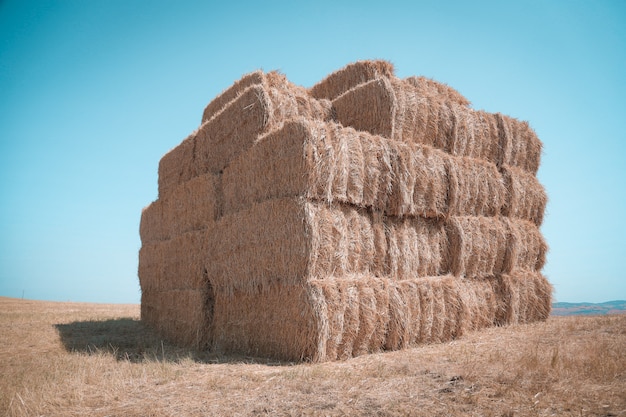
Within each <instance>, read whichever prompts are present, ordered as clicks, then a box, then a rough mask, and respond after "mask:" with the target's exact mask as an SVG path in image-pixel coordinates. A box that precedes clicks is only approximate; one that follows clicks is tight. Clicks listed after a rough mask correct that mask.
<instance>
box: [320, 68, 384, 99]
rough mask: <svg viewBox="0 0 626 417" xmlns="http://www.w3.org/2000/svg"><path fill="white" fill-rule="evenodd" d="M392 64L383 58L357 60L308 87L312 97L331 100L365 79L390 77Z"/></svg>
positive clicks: (365, 80)
mask: <svg viewBox="0 0 626 417" xmlns="http://www.w3.org/2000/svg"><path fill="white" fill-rule="evenodd" d="M393 73H394V68H393V64H391V63H390V62H387V61H383V60H373V61H357V62H353V63H351V64H348V65H346V66H345V67H343V68H342V69H340V70H338V71H335V72H333V73H331V74H330V75H328V76H327V77H326V78H324V79H323V80H322V81H320V82H319V83H317V84H315V85H314V86H313V87H311V88H310V89H309V93H310V94H311V96H312V97H315V98H317V99H328V100H333V99H334V98H336V97H338V96H340V95H341V94H342V93H344V92H345V91H348V90H349V89H351V88H353V87H355V86H357V85H359V84H361V83H365V82H367V81H370V80H373V79H376V78H380V77H383V76H384V77H391V76H392V75H393Z"/></svg>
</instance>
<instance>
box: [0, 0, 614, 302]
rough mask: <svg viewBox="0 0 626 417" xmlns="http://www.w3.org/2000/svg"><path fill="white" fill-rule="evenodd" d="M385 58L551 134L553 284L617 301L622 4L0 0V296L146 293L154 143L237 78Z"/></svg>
mask: <svg viewBox="0 0 626 417" xmlns="http://www.w3.org/2000/svg"><path fill="white" fill-rule="evenodd" d="M361 59H386V60H389V61H391V62H392V63H393V64H394V65H395V68H396V73H397V75H398V76H400V77H406V76H410V75H424V76H427V77H430V78H433V79H435V80H437V81H441V82H444V83H446V84H448V85H450V86H451V87H453V88H455V89H457V90H458V91H459V92H460V93H461V94H463V95H464V96H465V97H467V98H468V99H469V100H470V101H471V102H472V107H473V108H475V109H484V110H487V111H490V112H501V113H504V114H507V115H510V116H512V117H515V118H518V119H521V120H527V121H528V122H529V123H530V125H531V126H532V127H533V128H534V129H535V131H536V132H537V134H538V136H539V138H540V139H541V140H542V141H543V143H544V152H543V156H542V163H541V167H540V170H539V173H538V177H539V180H540V181H541V183H542V184H543V185H544V186H545V187H546V190H547V193H548V197H549V203H548V207H547V210H546V215H545V220H544V223H543V226H542V233H543V234H544V236H545V238H546V240H547V242H548V244H549V246H550V251H549V253H548V256H547V264H546V266H545V268H544V270H543V273H544V274H545V275H546V276H547V277H548V279H549V280H550V282H551V283H552V284H553V285H554V287H555V293H554V295H555V297H554V301H562V302H594V303H599V302H605V301H613V300H625V299H626V275H625V273H624V269H623V268H622V266H621V260H622V258H623V257H624V255H626V239H624V236H626V219H625V217H626V216H625V214H626V186H625V184H624V178H626V133H625V132H626V129H624V126H623V125H624V115H625V114H626V104H625V101H624V99H623V97H625V96H626V80H625V78H624V74H626V4H622V3H621V2H617V1H597V2H582V1H575V2H569V1H567V2H566V1H552V2H543V1H538V0H537V1H528V2H522V3H520V2H517V3H509V4H503V3H500V2H495V1H484V2H480V3H466V2H461V1H445V2H439V1H418V2H408V1H390V2H387V3H385V4H384V5H382V4H381V3H378V2H371V1H361V2H353V1H347V2H340V3H337V2H333V3H331V2H329V1H320V2H315V3H311V4H304V5H302V4H296V3H293V2H286V1H272V2H268V3H265V4H263V5H262V6H260V5H258V4H255V3H252V2H250V3H246V2H244V4H237V5H235V4H234V3H232V4H231V3H228V4H226V3H215V2H193V1H192V2H184V3H183V2H181V3H173V2H167V1H151V2H148V1H141V0H140V1H133V2H125V1H121V0H110V1H106V2H84V1H79V0H68V1H64V2H55V1H37V2H35V1H32V0H24V1H18V0H5V1H3V2H0V91H2V93H1V94H0V234H1V237H0V296H7V297H14V298H21V297H22V295H23V296H24V298H27V299H37V300H54V301H68V300H70V301H85V302H105V303H138V302H139V299H140V288H139V280H138V278H137V261H138V251H139V248H140V246H141V242H140V239H139V219H140V216H141V210H142V208H143V207H145V206H147V205H148V204H149V203H150V202H152V201H153V200H155V199H156V198H157V168H158V163H159V160H160V158H161V157H162V156H163V154H165V153H166V152H167V151H168V150H169V149H171V148H172V147H174V146H176V145H177V144H179V143H180V142H181V141H182V140H183V139H184V138H185V137H186V136H187V135H188V134H189V133H191V132H192V131H193V130H195V129H196V128H197V127H198V126H199V123H200V119H201V116H202V111H203V110H204V107H205V106H206V105H207V104H208V103H209V102H210V101H211V100H212V99H213V98H214V97H215V96H216V95H218V94H219V93H220V92H221V91H222V90H224V89H225V88H227V87H229V86H230V85H232V83H233V82H235V81H236V80H238V79H239V78H241V76H242V75H244V74H246V73H248V72H251V71H254V70H256V69H264V70H267V71H269V70H279V71H281V72H282V73H284V74H285V75H286V76H287V78H288V79H289V80H290V81H292V82H294V83H296V84H299V85H303V86H305V87H309V86H311V85H313V84H314V83H316V82H317V81H319V80H321V79H322V78H324V77H325V76H326V75H328V74H329V73H330V72H332V71H335V70H337V69H339V68H341V67H343V66H345V65H346V64H348V63H350V62H354V61H356V60H361Z"/></svg>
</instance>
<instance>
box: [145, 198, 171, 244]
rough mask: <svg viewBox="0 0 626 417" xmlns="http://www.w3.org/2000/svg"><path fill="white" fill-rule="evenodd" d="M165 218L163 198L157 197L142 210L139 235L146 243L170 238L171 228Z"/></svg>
mask: <svg viewBox="0 0 626 417" xmlns="http://www.w3.org/2000/svg"><path fill="white" fill-rule="evenodd" d="M167 226H168V225H167V224H165V222H164V219H163V200H160V199H157V200H155V201H153V202H152V203H150V204H149V205H147V206H146V207H144V208H143V210H141V219H140V221H139V237H140V238H141V241H142V242H143V243H144V244H145V243H148V242H154V241H159V240H165V239H168V238H169V228H168V227H167Z"/></svg>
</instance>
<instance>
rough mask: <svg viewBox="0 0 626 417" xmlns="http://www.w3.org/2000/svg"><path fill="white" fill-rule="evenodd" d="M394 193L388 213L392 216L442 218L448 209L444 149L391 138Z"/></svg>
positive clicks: (392, 191) (390, 198) (447, 178)
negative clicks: (440, 149)
mask: <svg viewBox="0 0 626 417" xmlns="http://www.w3.org/2000/svg"><path fill="white" fill-rule="evenodd" d="M389 146H390V148H391V149H392V150H393V155H395V156H396V157H395V158H393V159H392V160H391V165H392V173H393V174H392V175H393V176H392V182H391V193H390V195H389V200H388V204H387V205H386V207H385V212H386V213H387V214H389V215H391V216H407V215H409V216H418V215H419V216H423V217H443V216H445V214H446V213H447V212H448V211H449V207H448V204H449V201H448V199H449V191H448V188H449V181H450V178H449V175H448V174H449V173H448V169H447V160H448V159H449V157H447V156H446V155H445V154H443V153H442V152H440V151H438V150H436V149H432V148H430V147H428V146H422V145H419V144H405V143H402V142H396V141H389Z"/></svg>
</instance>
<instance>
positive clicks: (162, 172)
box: [158, 131, 197, 197]
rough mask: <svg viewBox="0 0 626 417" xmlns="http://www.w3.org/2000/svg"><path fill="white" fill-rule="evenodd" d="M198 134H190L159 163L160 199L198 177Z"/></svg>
mask: <svg viewBox="0 0 626 417" xmlns="http://www.w3.org/2000/svg"><path fill="white" fill-rule="evenodd" d="M196 134H197V131H196V132H193V133H192V134H190V135H189V136H188V137H186V138H185V139H184V140H183V141H182V142H181V143H180V144H179V145H178V146H176V147H174V148H173V149H171V150H169V151H168V152H167V153H166V154H165V155H163V157H162V158H161V160H160V161H159V178H158V189H159V197H162V196H166V195H168V194H169V193H170V191H171V190H174V189H176V187H178V185H180V184H182V183H184V182H185V181H188V180H190V179H191V178H193V177H194V176H196V175H197V172H195V169H196V167H195V166H194V164H193V160H194V153H195V146H196Z"/></svg>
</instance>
